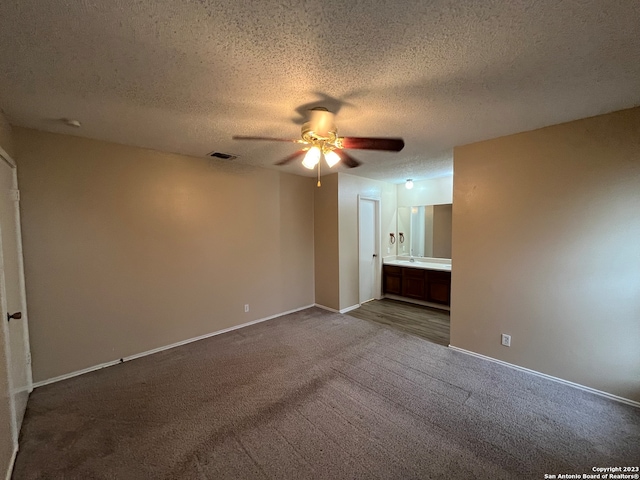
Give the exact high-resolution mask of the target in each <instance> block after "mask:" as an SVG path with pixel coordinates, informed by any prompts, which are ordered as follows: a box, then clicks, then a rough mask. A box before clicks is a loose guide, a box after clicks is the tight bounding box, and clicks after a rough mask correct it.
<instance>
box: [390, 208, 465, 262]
mask: <svg viewBox="0 0 640 480" xmlns="http://www.w3.org/2000/svg"><path fill="white" fill-rule="evenodd" d="M452 208H453V205H452V204H450V203H446V204H443V205H416V206H413V207H398V235H397V246H398V255H403V256H414V257H431V258H451V219H452Z"/></svg>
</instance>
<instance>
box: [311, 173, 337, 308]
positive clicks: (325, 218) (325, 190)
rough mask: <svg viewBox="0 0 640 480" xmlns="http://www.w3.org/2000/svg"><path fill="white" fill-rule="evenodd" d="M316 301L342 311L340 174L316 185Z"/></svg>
mask: <svg viewBox="0 0 640 480" xmlns="http://www.w3.org/2000/svg"><path fill="white" fill-rule="evenodd" d="M313 192H314V228H315V230H314V244H315V294H316V296H315V303H317V304H318V305H322V306H324V307H329V308H332V309H334V310H340V285H339V282H340V280H339V272H340V270H339V256H338V248H339V245H338V174H337V173H334V174H331V175H326V176H324V177H322V186H321V187H320V188H318V187H314V189H313Z"/></svg>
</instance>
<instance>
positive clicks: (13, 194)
mask: <svg viewBox="0 0 640 480" xmlns="http://www.w3.org/2000/svg"><path fill="white" fill-rule="evenodd" d="M9 198H10V199H11V200H13V201H14V202H19V201H20V190H9Z"/></svg>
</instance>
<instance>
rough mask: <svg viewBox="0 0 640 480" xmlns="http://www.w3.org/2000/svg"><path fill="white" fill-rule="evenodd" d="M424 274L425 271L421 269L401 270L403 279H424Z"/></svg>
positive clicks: (408, 268) (409, 268)
mask: <svg viewBox="0 0 640 480" xmlns="http://www.w3.org/2000/svg"><path fill="white" fill-rule="evenodd" d="M426 273H427V271H426V270H423V269H422V268H411V267H407V268H403V269H402V276H403V277H413V278H424V276H425V274H426Z"/></svg>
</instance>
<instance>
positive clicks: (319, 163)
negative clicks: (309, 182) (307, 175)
mask: <svg viewBox="0 0 640 480" xmlns="http://www.w3.org/2000/svg"><path fill="white" fill-rule="evenodd" d="M320 165H322V161H320V162H318V188H320V185H321V184H320Z"/></svg>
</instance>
